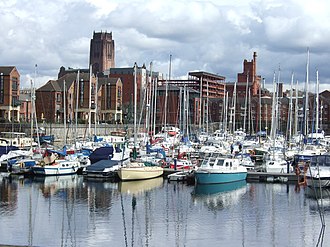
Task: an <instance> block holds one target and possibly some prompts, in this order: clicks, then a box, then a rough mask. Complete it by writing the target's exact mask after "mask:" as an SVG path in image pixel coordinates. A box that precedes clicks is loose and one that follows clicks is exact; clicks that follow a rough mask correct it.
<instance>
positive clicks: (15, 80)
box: [11, 77, 18, 90]
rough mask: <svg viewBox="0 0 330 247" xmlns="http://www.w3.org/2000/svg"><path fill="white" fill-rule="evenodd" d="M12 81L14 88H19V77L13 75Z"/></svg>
mask: <svg viewBox="0 0 330 247" xmlns="http://www.w3.org/2000/svg"><path fill="white" fill-rule="evenodd" d="M11 82H12V84H11V87H12V89H13V90H17V89H18V79H17V77H13V78H12V79H11Z"/></svg>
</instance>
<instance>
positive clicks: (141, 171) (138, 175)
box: [118, 166, 164, 181]
mask: <svg viewBox="0 0 330 247" xmlns="http://www.w3.org/2000/svg"><path fill="white" fill-rule="evenodd" d="M163 172H164V169H163V168H162V167H157V166H151V167H149V166H146V167H122V168H120V169H119V170H118V176H119V178H120V179H121V180H123V181H129V180H142V179H150V178H156V177H159V176H161V175H163Z"/></svg>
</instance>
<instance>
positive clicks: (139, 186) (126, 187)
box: [118, 177, 164, 195]
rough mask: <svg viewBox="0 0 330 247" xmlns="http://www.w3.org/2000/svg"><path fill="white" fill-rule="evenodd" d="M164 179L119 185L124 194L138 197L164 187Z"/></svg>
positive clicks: (125, 182)
mask: <svg viewBox="0 0 330 247" xmlns="http://www.w3.org/2000/svg"><path fill="white" fill-rule="evenodd" d="M163 182H164V179H163V177H157V178H152V179H146V180H134V181H124V182H123V181H120V182H119V183H118V190H119V191H120V192H121V193H124V194H134V195H138V194H141V193H144V192H146V191H150V190H152V189H155V188H159V187H161V186H162V185H163Z"/></svg>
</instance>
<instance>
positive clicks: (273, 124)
mask: <svg viewBox="0 0 330 247" xmlns="http://www.w3.org/2000/svg"><path fill="white" fill-rule="evenodd" d="M275 100H276V82H275V71H274V77H273V101H272V116H271V117H272V123H271V129H270V137H271V139H273V140H274V139H275V133H276V127H275V125H276V117H275V108H276V101H275Z"/></svg>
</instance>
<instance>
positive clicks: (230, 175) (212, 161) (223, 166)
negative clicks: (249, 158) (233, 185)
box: [195, 156, 247, 184]
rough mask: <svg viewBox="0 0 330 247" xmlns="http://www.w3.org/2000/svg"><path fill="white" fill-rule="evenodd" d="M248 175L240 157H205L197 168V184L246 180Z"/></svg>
mask: <svg viewBox="0 0 330 247" xmlns="http://www.w3.org/2000/svg"><path fill="white" fill-rule="evenodd" d="M246 177H247V169H246V167H244V166H242V165H241V162H240V160H239V159H236V158H231V157H221V156H219V157H212V156H211V157H208V158H205V159H204V160H203V161H202V164H201V165H200V167H198V168H197V169H196V170H195V181H196V183H197V184H216V183H229V182H235V181H241V180H245V179H246Z"/></svg>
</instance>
